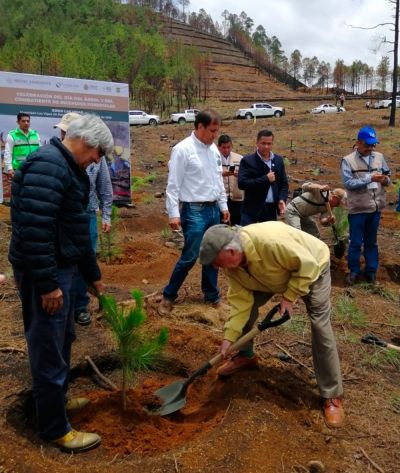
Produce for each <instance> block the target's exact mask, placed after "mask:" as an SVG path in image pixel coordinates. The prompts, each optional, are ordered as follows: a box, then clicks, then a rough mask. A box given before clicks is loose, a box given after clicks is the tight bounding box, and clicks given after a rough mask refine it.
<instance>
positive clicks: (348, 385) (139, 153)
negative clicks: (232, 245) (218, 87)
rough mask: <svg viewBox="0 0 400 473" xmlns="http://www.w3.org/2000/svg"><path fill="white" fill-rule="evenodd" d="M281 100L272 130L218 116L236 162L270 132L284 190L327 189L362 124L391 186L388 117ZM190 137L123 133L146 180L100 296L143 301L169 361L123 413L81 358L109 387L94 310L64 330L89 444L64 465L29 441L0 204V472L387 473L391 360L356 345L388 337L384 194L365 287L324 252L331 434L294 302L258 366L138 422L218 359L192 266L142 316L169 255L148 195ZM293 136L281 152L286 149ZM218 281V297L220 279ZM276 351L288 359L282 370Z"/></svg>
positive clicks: (396, 402) (161, 203) (398, 256)
mask: <svg viewBox="0 0 400 473" xmlns="http://www.w3.org/2000/svg"><path fill="white" fill-rule="evenodd" d="M284 105H286V106H287V115H286V116H285V117H284V118H282V119H281V120H267V119H264V120H257V123H256V124H254V123H253V122H244V121H241V122H237V121H225V122H224V123H223V125H222V127H221V132H223V133H229V134H231V135H232V137H233V139H234V144H235V148H236V149H237V151H239V152H241V153H246V152H250V151H251V150H252V149H253V146H254V141H255V134H256V133H257V131H258V130H259V129H260V128H262V127H272V128H273V130H274V131H275V133H276V145H275V149H276V152H278V153H281V154H284V155H286V156H287V157H288V158H289V159H293V158H297V164H291V165H289V166H288V173H289V175H290V177H291V188H292V189H293V188H295V187H298V186H299V184H300V183H301V182H303V181H304V180H305V179H315V180H319V181H321V182H327V183H329V184H330V185H331V186H337V185H340V176H339V172H338V168H339V162H340V157H341V156H343V155H344V154H346V153H348V152H349V150H351V147H352V144H353V142H354V141H353V138H354V136H355V134H356V131H357V129H358V128H359V127H360V126H361V125H362V124H365V123H371V124H372V125H374V126H375V127H376V128H377V131H378V136H379V137H380V139H381V145H379V150H382V151H383V152H384V154H385V156H386V157H387V158H388V162H389V165H390V167H391V169H392V171H393V179H396V178H399V173H400V159H399V155H398V149H399V144H400V132H399V130H398V128H394V129H388V128H386V125H385V121H384V120H383V119H382V117H383V116H385V115H387V112H385V111H372V110H371V111H369V112H367V111H365V110H363V109H362V104H361V103H356V102H348V104H346V108H348V111H347V112H346V113H345V114H340V115H334V116H317V117H314V116H311V115H308V114H306V113H305V111H306V109H310V108H311V107H312V106H314V105H317V104H315V103H314V104H311V103H309V104H305V103H299V104H284ZM229 107H230V108H229ZM234 108H236V104H234V105H232V106H229V105H227V104H224V109H223V110H224V113H226V114H232V112H233V110H234ZM190 130H191V126H190V125H187V126H183V127H179V126H172V125H163V126H160V127H158V128H150V127H143V128H135V129H132V138H133V142H132V144H133V146H132V153H133V154H132V156H133V165H134V169H133V171H132V172H133V174H134V175H135V176H138V175H141V176H143V175H147V174H149V173H152V174H155V175H156V178H155V180H154V181H153V183H152V184H149V185H147V186H145V187H143V188H142V189H140V190H139V191H138V193H136V194H135V195H134V202H135V204H136V208H135V209H132V210H128V209H122V210H121V211H120V218H119V221H118V224H117V225H118V234H117V242H118V245H119V247H120V250H121V251H120V256H119V257H117V258H115V260H114V262H113V264H111V265H106V264H105V263H102V270H103V276H104V280H105V282H106V284H107V287H108V291H109V292H110V293H111V294H113V295H114V296H115V297H116V298H117V300H119V301H126V300H128V299H129V298H130V295H129V293H130V290H131V289H133V288H135V287H138V288H140V289H141V290H142V291H143V293H144V294H145V295H147V296H149V297H147V298H146V310H147V314H148V320H147V322H146V324H147V327H148V329H149V330H150V331H157V330H158V329H159V328H160V327H162V326H166V327H167V328H168V329H169V342H168V346H167V350H166V351H167V353H166V355H167V360H166V363H165V365H164V366H163V367H162V368H161V369H158V370H157V371H150V372H146V373H141V374H139V375H138V376H137V377H136V378H135V380H134V383H133V384H132V387H131V389H130V391H129V397H128V401H129V402H128V409H127V411H126V412H123V411H122V409H121V398H120V392H119V391H118V392H112V391H110V390H108V389H106V388H105V387H104V386H103V385H102V384H101V382H100V380H99V379H98V378H97V377H96V375H94V373H93V371H92V370H91V368H90V367H88V365H87V363H86V362H85V359H84V357H85V356H86V355H90V356H91V357H92V358H93V359H94V360H95V361H96V363H97V364H98V366H99V367H100V369H101V371H102V372H103V374H105V375H106V376H107V377H108V378H110V379H111V380H112V381H113V382H114V383H116V384H117V385H118V384H119V383H120V371H119V369H118V366H117V364H116V362H115V355H114V343H113V341H112V338H111V335H110V332H109V330H108V328H107V326H106V324H105V322H104V321H103V319H102V318H101V314H100V313H99V312H97V303H96V302H95V301H93V303H92V309H93V315H94V317H93V322H92V324H91V325H90V326H88V327H79V326H78V327H77V341H76V343H75V345H74V347H73V367H72V370H71V374H72V378H71V386H70V394H71V396H77V395H79V396H82V395H87V396H88V397H89V398H90V399H91V401H92V402H91V403H90V404H89V405H88V406H87V407H85V408H84V409H82V411H80V412H76V413H75V414H73V415H72V416H71V421H72V424H73V425H74V427H75V428H82V429H87V430H88V431H96V432H98V433H99V434H100V435H101V436H102V445H101V447H100V448H98V449H96V450H93V451H90V452H87V453H85V454H81V455H72V456H70V455H66V454H63V453H61V452H59V451H58V450H57V449H56V448H54V447H52V446H51V445H48V444H41V443H40V442H39V441H38V440H37V438H36V436H35V434H34V422H33V420H32V415H31V414H32V409H31V405H30V403H29V398H30V396H29V390H30V373H29V363H28V359H27V355H26V345H25V341H24V337H23V329H22V321H21V309H20V303H19V300H18V297H17V295H16V292H15V289H14V287H13V284H12V278H11V272H10V267H9V265H8V263H7V260H6V253H7V246H8V240H9V231H10V229H9V209H8V208H6V207H4V206H1V205H0V232H1V239H0V268H1V269H2V270H5V272H6V274H7V275H8V276H9V278H8V281H7V283H6V284H5V285H3V286H2V287H1V289H0V301H1V303H0V374H1V376H0V414H1V415H0V426H1V427H0V472H1V471H3V472H5V471H7V472H18V473H19V472H32V473H39V472H40V473H42V472H50V471H51V472H56V473H61V472H69V473H70V472H78V471H79V473H86V472H87V473H89V472H90V473H92V472H99V473H104V472H106V471H107V472H108V471H112V472H132V471H141V472H142V473H150V472H151V473H167V472H171V473H172V472H175V473H176V472H182V473H185V472H190V473H195V472H196V473H200V472H201V473H206V472H207V473H208V472H212V473H214V472H220V471H226V470H229V471H230V472H231V473H264V472H266V473H269V472H271V473H272V472H282V473H284V472H301V471H308V469H307V464H308V462H309V461H310V460H320V461H321V462H323V463H324V465H325V467H326V471H327V472H331V473H332V472H336V473H339V472H346V473H353V472H367V471H375V470H376V468H375V470H374V467H373V466H372V463H371V462H370V460H368V458H367V457H366V456H365V455H364V453H363V452H365V453H366V454H367V455H368V457H369V458H370V459H371V460H372V461H374V462H375V463H376V464H377V465H378V467H379V468H381V469H382V471H384V472H385V473H395V472H398V471H399V466H398V465H399V464H400V453H399V452H400V440H399V439H400V435H399V434H400V432H399V425H400V417H399V416H400V383H399V376H400V359H399V357H396V356H395V355H394V354H393V355H392V354H388V353H387V352H386V351H384V350H382V349H378V348H374V347H373V346H369V345H363V344H362V343H361V342H360V339H361V337H362V336H363V335H365V334H366V333H369V332H373V333H375V334H376V335H378V336H379V337H380V338H382V339H384V340H386V341H391V340H392V341H396V340H398V338H399V337H400V320H399V282H400V279H399V272H400V271H399V268H400V238H399V235H400V225H399V222H400V220H399V219H398V218H397V215H396V213H395V212H394V203H395V202H396V195H395V192H394V189H393V188H391V189H390V192H389V195H388V202H389V205H388V208H387V210H386V211H385V212H384V214H383V218H382V223H381V228H380V232H379V247H380V254H381V266H380V269H379V272H378V279H379V283H380V284H379V286H378V287H377V288H375V289H372V288H370V287H366V286H359V287H354V288H350V289H349V288H346V287H345V286H344V278H345V272H346V262H345V260H340V261H338V260H336V259H335V258H333V257H332V304H333V307H334V314H333V325H334V329H335V333H336V337H337V342H338V347H339V353H340V357H341V363H342V371H343V376H344V384H345V409H346V423H345V425H344V427H343V428H342V429H339V430H337V431H332V430H329V429H328V428H327V427H326V426H325V424H324V422H323V419H322V415H321V410H320V400H319V396H318V391H317V389H316V385H315V380H314V377H313V375H312V372H311V371H310V370H312V358H311V347H310V326H309V323H308V320H307V316H306V315H305V308H304V305H303V303H302V302H299V303H298V304H296V307H295V315H294V317H293V318H292V321H291V322H289V323H287V324H285V326H283V327H280V328H277V329H273V330H270V331H267V332H265V333H264V334H263V335H261V336H260V337H259V339H258V340H257V342H256V345H257V347H256V351H257V354H258V356H259V358H260V367H259V368H258V369H256V370H252V371H248V372H243V373H239V374H238V375H237V376H234V377H232V378H231V379H227V380H225V381H221V380H218V379H217V377H216V374H215V370H214V369H212V370H210V372H209V373H208V374H207V375H206V376H204V377H202V378H200V379H198V380H196V381H195V382H194V384H193V385H192V386H191V387H190V389H189V391H188V393H187V404H186V406H185V408H184V409H182V410H181V411H180V412H177V413H175V414H172V415H170V416H167V417H159V416H150V415H148V414H147V413H146V411H145V410H144V409H143V408H144V407H145V406H146V405H148V404H149V402H151V400H152V394H153V392H154V391H155V390H157V389H158V388H159V387H161V386H165V385H168V384H170V383H171V382H174V381H175V380H177V379H185V378H187V376H188V375H189V374H190V373H192V372H193V371H195V370H196V369H197V368H198V367H199V366H201V365H202V364H203V363H205V362H206V361H207V360H208V359H209V358H210V357H211V356H213V355H214V354H215V353H217V351H218V346H219V344H220V341H221V338H222V329H223V323H224V319H225V317H226V314H225V312H224V311H223V310H216V309H213V308H210V307H207V306H206V305H204V304H203V302H202V294H201V289H200V277H199V267H198V266H196V267H195V268H194V269H193V271H192V272H191V273H190V275H189V277H188V279H187V281H186V282H185V285H184V287H183V288H182V291H181V293H180V297H179V301H178V302H179V303H178V304H177V305H176V307H175V308H174V310H173V312H172V314H171V316H170V317H168V318H166V319H162V318H161V317H159V316H158V315H157V313H156V310H155V308H156V305H157V303H158V300H159V298H160V294H161V290H162V287H163V285H164V284H165V282H166V281H167V280H168V277H169V275H170V273H171V270H172V268H173V265H174V263H175V261H176V259H177V257H178V255H179V251H178V250H176V249H171V248H167V247H166V246H165V240H164V238H163V235H164V236H165V230H163V229H164V228H165V227H166V224H167V217H166V215H165V211H164V208H165V200H164V197H163V196H161V198H158V197H155V194H156V195H159V194H157V193H158V192H161V193H163V192H164V191H165V183H166V175H167V166H166V163H167V161H168V156H169V152H170V147H171V146H172V145H173V144H174V143H176V142H177V141H179V140H180V139H182V138H183V137H184V136H186V135H187V134H188V133H189V132H190ZM162 135H164V136H166V137H167V138H166V139H165V138H162ZM161 138H162V139H161ZM291 140H292V141H293V142H294V144H295V146H296V149H295V151H294V152H291V151H290V141H291ZM316 167H319V168H320V169H321V173H320V175H319V176H315V175H313V173H312V171H314V170H315V168H316ZM323 239H324V240H325V241H326V242H327V243H328V244H329V245H332V240H331V235H330V234H329V232H328V231H324V232H323ZM220 282H221V289H222V292H223V294H224V295H225V294H226V289H227V286H226V280H225V278H224V276H223V274H221V277H220ZM343 300H347V303H349V302H350V303H353V304H354V307H355V308H353V309H352V311H351V313H350V314H348V315H347V316H341V313H340V307H341V306H342V305H343ZM273 303H274V302H273V301H271V302H270V303H269V304H268V305H267V306H266V307H265V312H266V311H267V309H268V308H270V307H271V306H272V304H273ZM356 309H358V310H359V311H360V312H361V313H362V315H363V317H364V319H363V320H361V321H358V322H357V321H356V320H354V319H353V318H352V317H353V315H354V312H355V310H356ZM397 343H398V342H397ZM278 345H279V346H278ZM282 349H284V350H286V351H288V352H289V353H290V354H291V355H292V359H289V361H282V356H281V355H280V354H281V353H282V351H283V350H282ZM295 360H298V361H299V362H301V365H300V364H299V363H297V362H296V361H295Z"/></svg>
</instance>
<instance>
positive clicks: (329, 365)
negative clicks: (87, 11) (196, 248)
mask: <svg viewBox="0 0 400 473" xmlns="http://www.w3.org/2000/svg"><path fill="white" fill-rule="evenodd" d="M200 262H201V263H202V264H204V265H208V264H212V265H214V266H215V267H217V268H225V269H226V274H227V277H228V282H229V290H228V301H229V305H230V307H231V312H230V317H229V319H228V321H227V322H226V324H225V334H224V341H223V342H222V345H221V353H222V355H223V356H224V357H226V356H227V354H228V352H229V349H230V346H231V345H232V343H233V342H235V341H236V340H237V339H238V338H239V337H240V336H241V335H244V334H246V333H247V332H249V331H250V330H251V329H252V327H253V325H254V324H255V322H256V321H257V318H258V309H259V307H261V306H263V305H264V304H265V303H266V302H267V301H268V300H269V299H270V298H271V297H272V296H273V295H274V294H282V299H281V313H282V314H283V313H284V312H285V311H288V313H289V314H292V312H293V303H294V302H295V301H296V299H297V298H298V297H301V298H302V299H303V301H304V303H305V305H306V308H307V313H308V315H309V317H310V320H311V332H312V352H313V362H314V369H315V375H316V378H317V383H318V387H319V391H320V394H321V396H322V398H324V400H325V401H324V409H323V412H324V418H325V422H326V424H327V425H328V426H329V427H339V426H341V425H342V423H343V419H344V411H343V407H342V400H341V396H342V394H343V387H342V377H341V373H340V363H339V356H338V353H337V349H336V341H335V336H334V334H333V331H332V326H331V321H330V315H331V304H330V292H331V276H330V255H329V248H328V247H327V246H326V245H325V243H323V242H321V241H320V240H318V239H317V238H315V237H313V236H311V235H309V234H307V233H305V232H302V231H301V230H297V229H296V228H292V227H290V226H289V225H285V224H284V223H281V222H265V223H259V224H253V225H249V226H246V227H244V228H240V227H235V228H230V227H228V226H227V225H215V226H214V227H211V228H209V229H208V230H207V231H206V233H205V235H204V238H203V240H202V243H201V248H200ZM257 364H258V362H257V358H256V356H255V355H254V352H253V344H252V342H249V344H248V345H247V346H245V347H243V348H242V349H241V351H240V352H239V353H238V354H237V355H235V356H233V357H232V358H231V359H230V360H228V361H227V362H226V363H225V364H224V365H222V366H221V367H220V368H219V370H218V375H219V376H221V377H224V376H229V375H231V374H234V373H236V372H237V371H240V370H242V369H246V368H252V367H255V366H257Z"/></svg>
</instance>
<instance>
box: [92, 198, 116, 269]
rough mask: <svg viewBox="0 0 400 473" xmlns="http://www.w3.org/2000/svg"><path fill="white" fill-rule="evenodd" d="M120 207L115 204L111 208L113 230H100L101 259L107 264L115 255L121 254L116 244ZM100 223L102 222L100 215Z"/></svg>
mask: <svg viewBox="0 0 400 473" xmlns="http://www.w3.org/2000/svg"><path fill="white" fill-rule="evenodd" d="M118 219H119V217H118V207H117V206H115V205H113V206H112V208H111V218H110V220H111V230H110V231H109V232H108V233H103V232H100V259H101V260H103V261H105V262H106V263H107V264H111V263H112V260H113V258H114V257H118V256H120V254H121V249H120V248H119V247H118V245H117V244H116V236H117V223H118ZM98 223H101V217H100V216H99V219H98Z"/></svg>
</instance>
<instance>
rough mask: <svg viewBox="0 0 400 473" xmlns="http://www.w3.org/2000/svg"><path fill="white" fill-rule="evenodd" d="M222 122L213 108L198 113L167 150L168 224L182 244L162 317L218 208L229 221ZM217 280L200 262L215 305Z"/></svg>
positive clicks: (216, 218)
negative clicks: (218, 141)
mask: <svg viewBox="0 0 400 473" xmlns="http://www.w3.org/2000/svg"><path fill="white" fill-rule="evenodd" d="M220 124H221V118H220V116H219V115H218V114H217V113H216V112H215V111H213V110H203V111H202V112H199V113H198V114H197V115H196V120H195V122H194V128H195V129H194V131H193V132H192V134H191V135H190V136H189V137H188V138H185V139H184V140H182V141H181V142H180V143H178V144H177V145H176V146H175V147H174V148H173V150H172V153H171V160H170V162H169V174H168V185H167V191H166V194H167V202H166V207H167V211H168V216H169V225H170V227H171V228H172V230H179V229H181V228H182V231H183V235H184V237H185V244H184V247H183V249H182V254H181V256H180V258H179V260H178V262H177V263H176V265H175V268H174V270H173V272H172V275H171V278H170V281H169V283H168V285H167V286H166V287H165V288H164V291H163V299H162V301H161V303H160V305H159V307H158V312H159V314H160V315H163V316H164V315H168V314H169V313H170V312H171V309H172V306H173V303H174V300H175V299H176V298H177V297H178V291H179V289H180V287H181V286H182V284H183V282H184V281H185V279H186V276H187V274H188V273H189V271H190V269H191V268H192V267H193V266H194V264H195V262H196V260H197V258H198V256H199V251H200V243H201V240H202V238H203V235H204V233H205V231H206V230H207V229H208V228H209V227H211V226H213V225H216V224H219V223H220V212H222V220H223V222H224V223H227V222H229V211H228V206H227V202H226V200H227V198H226V193H225V188H224V183H223V180H222V167H221V157H220V155H219V152H218V148H217V147H216V145H215V144H214V140H215V138H216V136H217V133H218V130H219V127H220ZM217 279H218V270H217V269H215V268H214V267H213V266H211V265H208V266H203V268H202V277H201V288H202V291H203V294H204V300H205V302H206V303H210V304H213V305H215V306H218V304H219V300H220V293H219V289H218V286H217Z"/></svg>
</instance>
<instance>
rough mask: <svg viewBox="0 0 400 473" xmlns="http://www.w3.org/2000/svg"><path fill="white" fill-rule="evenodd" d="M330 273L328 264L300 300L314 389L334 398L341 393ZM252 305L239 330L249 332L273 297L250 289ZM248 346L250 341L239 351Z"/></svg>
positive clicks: (250, 345)
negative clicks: (304, 312)
mask: <svg viewBox="0 0 400 473" xmlns="http://www.w3.org/2000/svg"><path fill="white" fill-rule="evenodd" d="M330 293H331V273H330V265H329V264H328V266H327V267H326V268H325V269H324V270H323V271H322V273H321V275H320V277H319V278H318V279H317V280H316V281H315V283H313V284H312V285H311V286H310V292H309V293H308V294H307V295H306V296H304V297H303V298H302V299H303V301H304V303H305V305H306V308H307V313H308V315H309V317H310V319H311V335H312V354H313V362H314V370H315V376H316V378H317V383H318V388H319V391H320V394H321V396H322V397H323V398H325V399H329V398H335V397H338V396H341V395H342V393H343V385H342V375H341V373H340V362H339V355H338V352H337V348H336V340H335V336H334V334H333V330H332V325H331V302H330ZM253 295H254V304H253V307H252V309H251V312H250V318H249V320H248V322H247V324H246V325H245V327H244V329H243V335H244V334H245V333H247V332H249V331H250V330H251V329H252V327H253V325H254V324H255V322H256V321H257V319H258V309H259V308H260V307H261V306H263V305H264V304H266V302H267V301H268V300H269V299H270V298H271V297H272V296H273V294H272V293H266V292H258V291H254V293H253ZM251 347H252V342H250V343H249V345H247V346H246V347H243V348H242V350H245V349H249V348H251Z"/></svg>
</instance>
